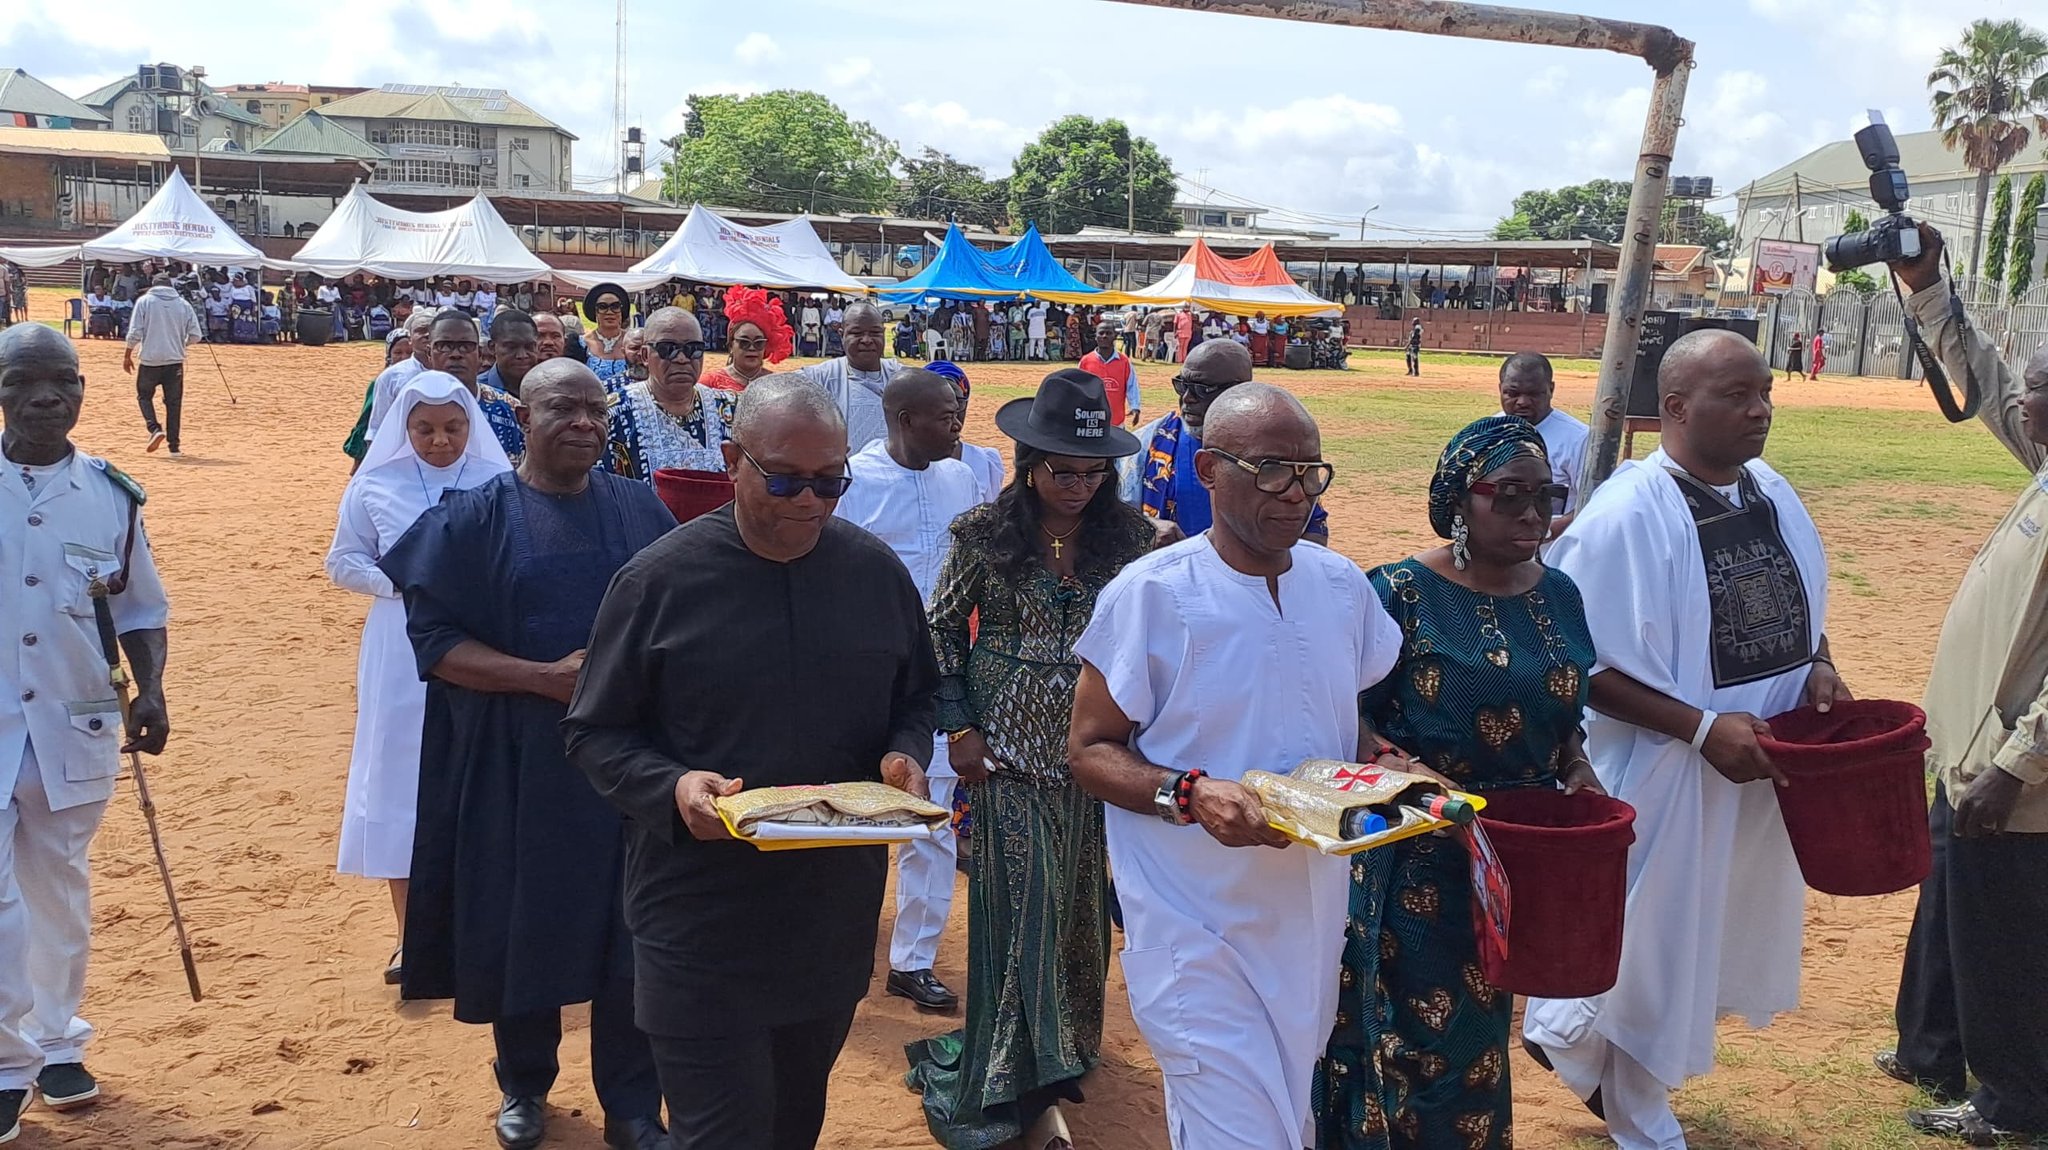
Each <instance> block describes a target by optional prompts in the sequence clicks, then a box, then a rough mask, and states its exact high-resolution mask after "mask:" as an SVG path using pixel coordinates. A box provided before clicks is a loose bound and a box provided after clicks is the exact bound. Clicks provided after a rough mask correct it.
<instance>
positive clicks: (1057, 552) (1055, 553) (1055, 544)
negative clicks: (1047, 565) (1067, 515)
mask: <svg viewBox="0 0 2048 1150" xmlns="http://www.w3.org/2000/svg"><path fill="white" fill-rule="evenodd" d="M1038 529H1039V530H1040V531H1043V532H1045V537H1046V538H1047V539H1050V540H1052V557H1053V560H1054V561H1055V562H1057V561H1058V560H1059V558H1060V556H1061V554H1063V551H1062V548H1061V546H1060V545H1061V544H1063V543H1065V542H1066V541H1067V540H1069V539H1072V538H1073V537H1074V532H1076V531H1079V530H1080V529H1081V525H1080V524H1079V523H1076V524H1074V525H1073V526H1072V527H1069V528H1067V533H1066V534H1065V535H1054V534H1053V533H1052V529H1051V528H1049V527H1046V526H1045V525H1044V524H1040V525H1039V527H1038Z"/></svg>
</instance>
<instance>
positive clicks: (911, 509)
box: [832, 440, 981, 605]
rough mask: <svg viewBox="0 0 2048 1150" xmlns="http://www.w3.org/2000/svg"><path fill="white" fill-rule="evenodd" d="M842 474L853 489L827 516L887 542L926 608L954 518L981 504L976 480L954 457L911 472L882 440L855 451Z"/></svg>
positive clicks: (950, 543)
mask: <svg viewBox="0 0 2048 1150" xmlns="http://www.w3.org/2000/svg"><path fill="white" fill-rule="evenodd" d="M846 471H847V474H849V475H851V476H853V486H851V487H849V488H847V489H846V494H845V495H844V496H842V497H841V498H840V500H839V505H838V506H837V507H835V508H833V509H832V514H834V515H837V516H838V517H839V518H841V519H844V520H846V521H847V522H848V523H851V524H853V525H855V526H856V527H861V528H864V529H866V530H867V532H868V533H869V534H870V535H873V536H874V537H875V538H877V539H880V540H881V541H882V542H884V543H886V544H888V545H889V550H891V551H894V552H895V553H896V558H898V559H901V560H902V561H903V565H904V566H905V567H907V568H909V569H910V580H911V582H913V583H915V584H917V593H918V594H919V595H921V596H923V597H924V601H925V603H926V604H927V605H929V604H930V603H931V601H932V592H933V591H934V590H935V589H936V588H937V587H938V583H939V568H941V567H943V566H945V563H946V555H947V553H948V552H950V551H951V550H952V549H953V531H952V527H953V520H955V519H958V518H959V517H960V516H962V515H964V514H966V513H967V512H968V511H970V510H972V509H973V508H974V507H975V506H977V505H978V504H980V502H981V484H980V481H978V480H977V479H976V478H975V476H974V472H973V471H972V470H970V469H969V468H968V466H967V465H966V464H964V463H962V462H960V461H959V460H957V459H941V460H939V461H938V462H936V463H934V464H932V465H931V466H930V467H927V468H925V469H924V470H923V471H912V470H911V469H910V468H908V467H905V466H903V465H902V464H900V463H898V462H896V461H895V460H894V459H892V458H890V456H889V445H888V444H887V443H886V442H885V441H882V440H876V441H875V442H873V443H870V444H868V445H867V446H866V447H864V448H862V449H861V450H859V451H858V452H855V453H854V455H853V457H852V458H851V459H848V460H847V461H846Z"/></svg>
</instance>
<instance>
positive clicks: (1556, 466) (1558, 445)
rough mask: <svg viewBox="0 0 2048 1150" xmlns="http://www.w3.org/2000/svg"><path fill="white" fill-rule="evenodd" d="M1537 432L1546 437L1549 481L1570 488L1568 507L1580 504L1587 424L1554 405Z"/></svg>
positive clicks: (1538, 425) (1545, 447)
mask: <svg viewBox="0 0 2048 1150" xmlns="http://www.w3.org/2000/svg"><path fill="white" fill-rule="evenodd" d="M1536 434H1538V435H1540V436H1542V437H1543V453H1544V454H1545V455H1548V456H1549V457H1550V481H1551V482H1552V483H1562V484H1564V485H1565V486H1566V487H1569V488H1571V491H1572V493H1571V498H1570V501H1569V502H1567V503H1566V504H1565V506H1567V507H1576V506H1578V504H1579V500H1580V496H1581V494H1582V492H1581V490H1580V488H1579V472H1580V470H1581V468H1582V467H1583V465H1584V463H1585V458H1586V436H1587V434H1588V432H1587V429H1586V425H1585V424H1584V423H1581V422H1580V421H1579V420H1578V418H1577V417H1575V416H1572V415H1569V414H1567V413H1565V412H1564V411H1561V410H1559V409H1558V408H1555V407H1553V408H1551V409H1550V414H1549V415H1546V416H1544V417H1543V422H1541V423H1538V424H1537V425H1536ZM1546 554H1547V553H1546Z"/></svg>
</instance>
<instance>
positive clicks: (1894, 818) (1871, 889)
mask: <svg viewBox="0 0 2048 1150" xmlns="http://www.w3.org/2000/svg"><path fill="white" fill-rule="evenodd" d="M1770 724H1771V735H1770V737H1769V738H1767V739H1761V740H1759V742H1761V743H1762V745H1763V748H1764V750H1765V752H1766V753H1768V754H1769V755H1770V756H1771V761H1772V762H1774V763H1776V764H1777V765H1778V769H1779V770H1782V771H1784V772H1785V777H1786V778H1787V779H1789V780H1791V784H1792V785H1791V786H1788V787H1779V788H1776V789H1777V792H1778V809H1779V810H1780V811H1782V812H1783V813H1784V815H1785V831H1786V833H1787V834H1789V835H1790V836H1791V837H1792V853H1793V854H1795V855H1797V856H1798V858H1799V871H1800V873H1801V874H1803V875H1804V876H1805V877H1806V885H1807V886H1810V887H1812V888H1813V889H1815V890H1817V891H1820V892H1821V893H1823V894H1836V895H1873V894H1891V893H1893V892H1894V891H1902V890H1906V889H1907V888H1909V887H1914V886H1918V885H1919V884H1920V880H1922V879H1924V878H1926V877H1927V872H1928V870H1929V869H1930V868H1931V867H1932V866H1933V865H1934V854H1933V844H1932V843H1931V842H1929V841H1928V838H1927V782H1926V778H1927V716H1926V715H1925V714H1924V713H1922V711H1921V710H1920V708H1918V707H1916V706H1914V705H1913V704H1911V703H1896V702H1889V701H1886V700H1882V699H1859V700H1856V701H1854V702H1846V703H1836V704H1835V705H1834V708H1833V709H1832V710H1830V711H1828V712H1827V713H1826V714H1822V713H1821V712H1819V711H1816V710H1814V709H1813V708H1811V707H1802V708H1800V709H1799V710H1796V711H1787V712H1785V713H1784V714H1782V715H1779V716H1777V717H1776V718H1774V719H1771V720H1770Z"/></svg>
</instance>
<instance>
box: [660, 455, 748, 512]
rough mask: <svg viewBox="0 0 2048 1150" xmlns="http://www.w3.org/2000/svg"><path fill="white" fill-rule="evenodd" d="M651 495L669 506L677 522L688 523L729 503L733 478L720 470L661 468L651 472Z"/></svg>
mask: <svg viewBox="0 0 2048 1150" xmlns="http://www.w3.org/2000/svg"><path fill="white" fill-rule="evenodd" d="M654 493H655V494H656V495H658V496H660V497H661V501H662V502H663V503H665V504H667V505H668V510H669V514H671V515H673V516H675V517H676V522H677V523H688V522H689V521H690V520H692V519H695V518H696V517H698V516H699V515H703V514H705V513H706V512H710V511H716V510H718V509H719V508H721V507H723V506H725V505H726V504H728V503H731V502H732V476H730V475H727V474H726V473H725V472H723V471H685V470H683V469H682V468H680V467H664V468H661V469H659V470H657V471H656V472H655V473H654Z"/></svg>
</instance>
